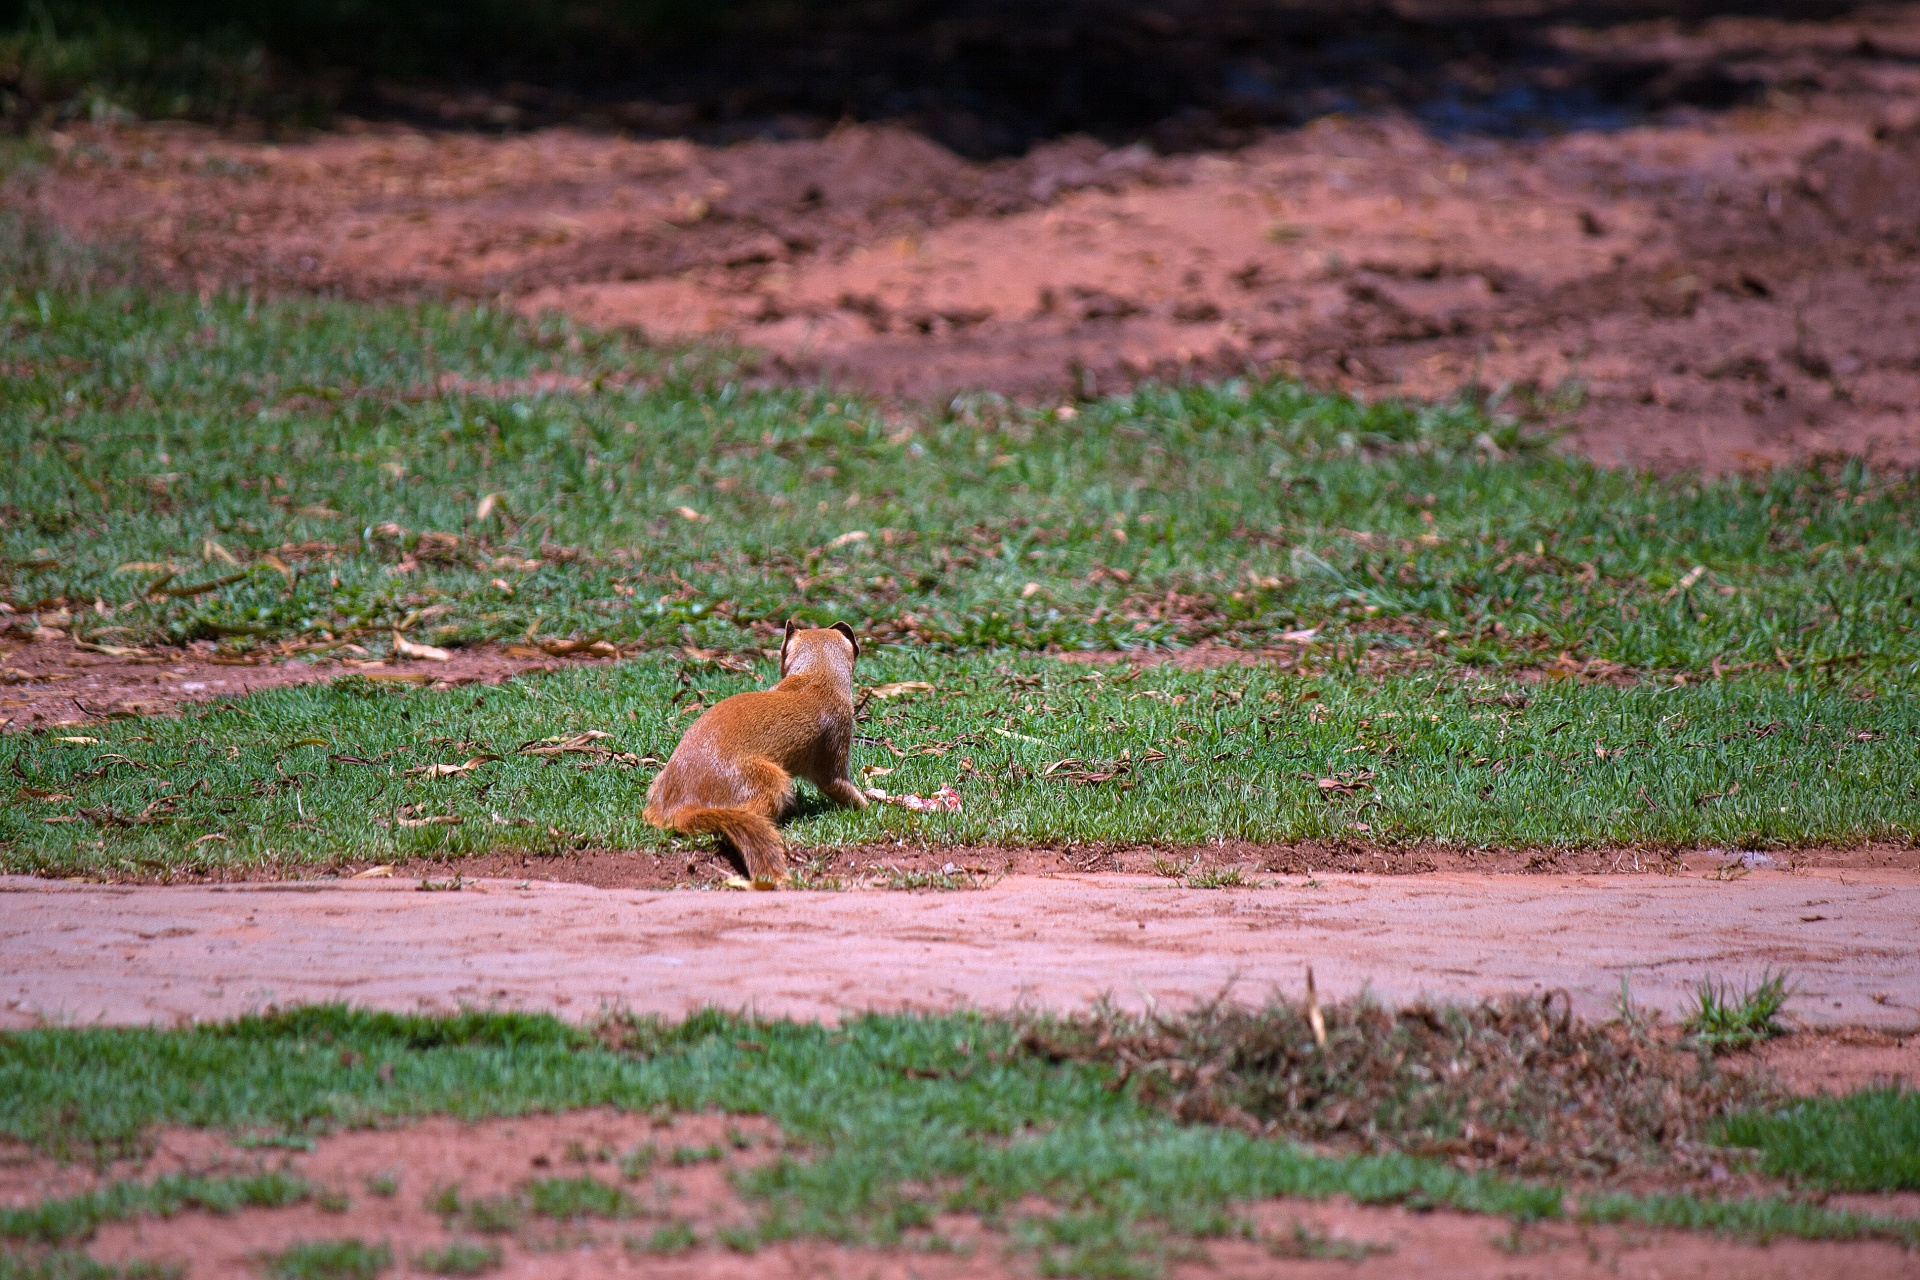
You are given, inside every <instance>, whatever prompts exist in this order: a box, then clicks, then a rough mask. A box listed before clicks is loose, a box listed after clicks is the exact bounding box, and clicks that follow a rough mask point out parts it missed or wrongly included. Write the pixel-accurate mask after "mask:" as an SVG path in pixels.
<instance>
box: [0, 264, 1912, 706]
mask: <svg viewBox="0 0 1920 1280" xmlns="http://www.w3.org/2000/svg"><path fill="white" fill-rule="evenodd" d="M0 335H3V339H0V340H4V343H5V345H6V347H7V349H8V352H9V360H8V362H7V363H6V365H5V366H4V368H3V369H0V386H3V387H4V394H5V396H6V397H7V400H8V403H9V405H10V406H11V408H12V412H10V413H9V414H8V415H7V417H6V418H5V420H4V421H3V422H0V446H3V447H4V448H5V449H6V453H7V456H8V457H9V458H12V459H15V460H16V465H15V466H14V467H12V468H9V470H8V472H7V473H6V474H5V475H4V476H0V509H4V510H7V511H9V512H17V513H18V515H17V516H14V515H9V517H8V520H7V527H6V528H5V529H4V530H3V531H0V554H4V556H5V557H6V558H7V560H8V561H9V562H10V566H11V567H10V568H9V570H8V581H7V585H6V596H7V599H8V600H9V602H10V603H12V604H13V605H14V606H15V607H16V608H22V609H25V610H28V611H31V612H33V613H38V614H40V615H42V616H44V615H46V614H48V613H55V614H57V613H58V611H59V609H60V608H63V607H65V608H69V609H72V608H76V607H78V606H87V607H88V608H89V609H91V605H92V602H93V601H94V600H95V599H99V600H100V601H101V602H102V604H103V606H104V607H106V608H108V609H110V610H112V613H111V616H110V617H109V616H106V615H102V614H101V613H99V612H90V613H89V614H88V615H87V616H86V617H84V618H78V617H76V618H75V619H74V620H73V621H72V625H73V626H74V627H75V628H77V629H78V631H79V632H80V633H81V634H84V635H87V636H91V637H95V638H97V639H99V640H101V641H103V642H106V643H113V644H128V643H137V642H140V641H142V640H149V639H173V640H207V641H216V640H217V641H221V642H222V643H223V644H224V645H226V646H227V647H229V648H232V649H235V650H262V651H265V650H267V649H269V648H274V647H275V646H276V645H277V643H278V642H281V641H286V642H300V643H307V644H312V643H330V642H331V641H332V640H339V639H346V638H352V639H355V640H357V641H358V642H360V643H362V644H364V645H365V646H366V647H368V648H370V649H373V650H375V651H376V652H382V651H384V650H385V649H386V648H387V647H388V645H389V644H390V636H391V633H392V631H393V630H394V629H396V628H398V629H400V630H402V631H407V632H410V633H412V634H413V636H414V638H416V639H423V640H428V641H431V642H434V643H439V644H468V643H473V642H476V641H480V640H484V639H498V640H519V639H521V638H522V637H526V636H533V637H535V638H546V637H559V636H577V637H601V638H604V639H607V640H610V641H621V642H628V641H641V642H645V643H648V644H653V645H681V644H686V643H692V644H695V645H699V646H703V647H709V648H711V647H719V648H724V649H739V648H742V647H754V648H759V647H765V646H766V645H767V644H768V643H769V641H770V639H771V637H772V636H773V635H774V634H775V631H776V629H777V627H778V625H779V622H780V620H781V619H783V618H785V617H786V616H788V615H789V614H806V615H808V616H817V617H821V618H844V619H846V620H847V621H849V622H851V623H853V625H854V626H855V627H856V628H857V629H859V630H860V631H861V632H862V634H863V635H865V636H867V637H869V638H870V639H871V640H874V641H898V642H911V643H914V644H916V645H920V646H926V645H935V646H940V647H943V648H948V649H983V648H986V649H1001V648H1009V647H1012V648H1029V649H1038V648H1043V647H1048V646H1057V647H1060V648H1065V649H1086V648H1097V649H1108V648H1134V647H1142V646H1155V645H1169V644H1172V645H1179V644H1190V643H1193V642H1196V641H1200V640H1219V641H1223V642H1226V643H1230V644H1238V645H1248V646H1251V645H1260V644H1265V643H1271V642H1279V641H1280V640H1281V638H1282V637H1283V636H1284V635H1285V634H1287V633H1289V632H1299V631H1304V630H1313V631H1315V633H1316V637H1317V640H1318V642H1319V643H1321V644H1322V645H1323V646H1324V648H1323V649H1322V650H1321V652H1322V653H1324V654H1325V655H1326V661H1327V662H1328V663H1329V664H1330V665H1332V666H1335V667H1338V668H1342V669H1346V670H1362V669H1368V668H1374V667H1382V666H1386V667H1395V668H1401V667H1405V666H1407V665H1417V664H1418V663H1422V662H1429V661H1437V662H1442V663H1451V662H1465V663H1471V664H1523V665H1536V664H1538V663H1540V662H1541V661H1542V660H1544V659H1549V658H1553V657H1554V656H1555V655H1557V654H1559V653H1560V652H1561V651H1563V650H1564V651H1566V652H1567V653H1569V654H1570V655H1571V661H1570V663H1569V664H1564V665H1562V666H1561V667H1558V668H1556V670H1557V671H1559V672H1561V673H1563V674H1565V673H1570V672H1572V671H1574V670H1575V669H1576V668H1582V667H1583V664H1585V663H1587V662H1588V661H1589V660H1596V661H1597V662H1599V663H1600V664H1602V666H1601V667H1595V668H1587V670H1588V672H1589V674H1591V673H1592V672H1593V671H1598V670H1602V669H1604V670H1608V671H1611V670H1615V669H1617V668H1618V667H1622V666H1624V667H1626V668H1630V669H1632V670H1635V671H1661V672H1673V671H1678V672H1686V673H1700V674H1705V673H1708V672H1709V671H1710V670H1712V669H1713V668H1715V667H1716V665H1717V666H1718V668H1719V669H1721V670H1722V671H1725V670H1728V669H1732V670H1733V671H1734V672H1735V673H1736V674H1738V673H1741V672H1745V671H1749V670H1753V669H1758V668H1776V669H1777V668H1779V667H1781V666H1783V665H1784V666H1785V667H1787V668H1789V669H1791V670H1792V671H1793V672H1794V673H1796V674H1798V675H1800V676H1801V677H1802V678H1806V679H1824V678H1827V677H1832V676H1840V675H1844V676H1846V677H1848V678H1849V679H1852V680H1855V681H1860V682H1865V683H1866V684H1869V685H1874V686H1897V687H1905V686H1906V684H1907V683H1908V682H1910V681H1911V679H1912V675H1913V671H1912V668H1913V664H1914V663H1915V661H1916V660H1917V659H1920V639H1916V635H1915V633H1914V631H1913V630H1912V629H1911V628H1910V627H1908V626H1907V625H1906V624H1905V622H1904V621H1903V619H1904V618H1905V617H1906V615H1907V614H1908V613H1909V612H1910V611H1911V610H1910V607H1909V606H1910V603H1911V600H1912V599H1913V595H1914V590H1915V587H1916V584H1920V577H1916V574H1920V570H1917V569H1916V568H1915V566H1916V564H1920V557H1917V556H1916V555H1915V551H1916V549H1917V544H1920V536H1917V535H1916V532H1915V530H1914V528H1913V524H1912V518H1911V511H1912V509H1913V498H1914V487H1913V481H1912V478H1911V477H1907V476H1903V475H1897V474H1891V473H1888V474H1883V473H1877V472H1874V471H1871V470H1870V469H1867V468H1865V467H1863V466H1860V465H1857V464H1849V465H1847V466H1844V467H1837V468H1835V467H1828V468H1825V469H1809V470H1805V471H1797V472H1795V471H1788V472H1778V473H1774V474H1772V475H1769V476H1767V477H1763V478H1758V479H1752V478H1745V479H1743V478H1729V479H1725V480H1715V481H1710V482H1708V481H1700V480H1697V479H1678V480H1661V479H1655V478H1650V477H1646V476H1640V475H1635V474H1631V473H1626V472H1618V471H1606V470H1601V469H1599V468H1595V467H1593V466H1591V465H1589V464H1587V463H1585V462H1582V461H1579V460H1577V459H1570V458H1564V457H1560V456H1558V455H1556V454H1553V453H1551V452H1550V451H1547V450H1545V449H1543V448H1539V447H1535V444H1534V443H1530V441H1529V439H1528V437H1527V436H1526V434H1525V432H1524V430H1523V428H1522V426H1521V424H1519V423H1517V422H1515V421H1514V420H1512V419H1507V418H1501V417H1499V416H1497V415H1496V416H1489V415H1488V414H1487V413H1486V412H1484V411H1483V410H1481V409H1478V408H1475V407H1472V406H1470V405H1466V404H1444V405H1429V406H1423V405H1413V404H1403V403H1396V402H1380V403H1376V404H1367V405H1363V404H1360V403H1357V402H1355V401H1352V400H1349V399H1346V398H1343V397H1339V396H1329V395H1318V394H1313V393H1310V392H1308V391H1306V390H1304V389H1303V388H1301V387H1299V386H1296V385H1293V384H1289V383H1283V382H1272V383H1250V382H1244V381H1235V382H1231V383H1227V384H1224V385H1220V386H1212V387H1192V388H1182V389H1146V390H1142V391H1140V392H1139V393H1137V394H1133V395H1128V396H1123V397H1115V398H1111V399H1107V400H1102V401H1099V402H1097V403H1092V404H1088V405H1085V406H1082V407H1081V408H1080V410H1079V412H1078V414H1077V416H1075V417H1073V418H1072V419H1071V421H1066V420H1063V419H1062V418H1061V417H1060V416H1059V415H1057V414H1056V413H1055V411H1054V410H1052V409H1045V408H1024V407H1019V406H1014V405H1009V404H1006V403H1004V402H1002V401H1000V400H998V399H995V398H991V397H988V398H976V399H973V400H965V399H963V400H961V401H958V402H956V403H955V404H954V405H952V406H950V407H948V408H946V409H942V410H940V411H938V412H933V413H926V414H918V415H908V416H907V417H905V418H902V417H900V415H899V414H898V413H897V412H896V413H894V414H893V415H892V416H889V414H888V413H886V412H883V410H882V409H881V408H880V407H879V406H877V405H874V404H870V403H865V402H861V401H859V400H857V399H849V398H847V397H844V396H840V395H836V394H833V393H830V392H825V391H789V390H746V389H744V388H743V387H742V386H741V384H740V382H739V381H738V379H737V375H736V372H735V370H734V366H731V365H729V364H728V363H727V361H726V360H725V359H724V358H721V357H705V356H702V357H667V356H663V355H662V354H661V353H660V352H658V351H657V350H654V349H650V348H646V347H644V346H640V345H637V344H635V343H634V342H632V341H630V340H628V339H623V338H618V337H609V336H604V335H596V334H594V333H591V332H588V331H585V330H581V329H577V328H574V327H571V326H568V325H565V324H562V323H560V322H557V321H541V322H538V323H535V322H526V321H520V320H516V319H514V318H512V317H510V316H508V315H506V314H503V313H501V312H498V311H494V310H489V309H485V308H480V309H471V310H449V309H444V308H433V307H411V308H409V307H369V306H358V305H348V304H341V303H329V302H316V301H292V300H285V301H276V302H272V303H257V302H250V301H247V300H245V299H240V298H214V299H209V300H207V301H205V302H201V301H199V300H197V299H194V298H190V297H185V296H178V295H169V294H152V293H148V294H138V293H136V294H121V293H109V292H93V293H83V292H77V291H72V290H58V289H55V290H40V291H38V292H34V293H30V294H29V293H27V292H24V291H21V290H17V289H16V290H15V291H13V292H11V293H9V294H6V295H4V296H0ZM536 370H538V371H544V372H549V373H554V374H559V375H563V376H565V377H570V378H574V379H578V380H579V381H578V384H577V385H578V390H575V391H567V390H562V391H557V392H552V393H538V394H536V393H535V392H533V391H531V390H529V389H527V387H526V385H525V383H524V381H522V380H524V379H525V378H526V377H527V375H528V374H530V373H532V372H534V371H536ZM635 379H639V383H640V384H639V385H634V382H635ZM437 380H438V383H439V387H440V389H438V390H435V389H434V388H435V386H436V381H437ZM490 495H498V496H494V497H493V500H492V501H491V502H487V501H485V500H486V499H487V498H488V497H489V496H490ZM483 507H484V508H485V514H482V508H483ZM681 509H685V510H686V511H689V512H693V513H696V515H697V517H698V518H695V519H687V518H683V517H682V516H681V515H679V514H676V513H677V512H679V511H680V510H681ZM334 513H337V514H334ZM210 543H212V544H217V545H218V547H219V548H220V551H218V552H216V551H214V550H213V549H212V548H211V547H210V546H209V544H210ZM222 553H225V554H224V555H223V554H222ZM269 555H273V556H274V557H276V558H277V561H278V563H280V564H283V565H285V566H286V571H284V572H283V571H282V570H281V569H279V568H276V567H275V562H274V561H270V560H268V559H267V557H268V556H269ZM227 556H231V557H232V560H233V563H229V561H228V559H227V558H226V557H227ZM128 565H154V566H158V567H156V568H149V569H136V568H125V567H124V566H128ZM236 574H238V575H239V576H238V577H237V578H234V580H233V581H231V582H224V583H221V584H220V585H217V586H206V587H205V589H204V590H193V591H191V592H188V590H187V589H188V588H200V587H202V586H203V585H204V584H207V583H213V582H216V581H217V580H220V579H225V578H229V577H233V576H234V575H236ZM163 575H170V576H166V577H164V579H163ZM496 580H497V581H499V582H501V583H503V584H504V586H502V587H496V586H494V585H492V584H493V583H494V582H495V581H496ZM1030 586H1031V590H1030V589H1029V587H1030ZM60 600H64V601H66V602H67V604H66V605H65V606H61V605H57V604H54V603H52V602H54V601H60ZM1605 664H1613V666H1606V665H1605Z"/></svg>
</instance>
